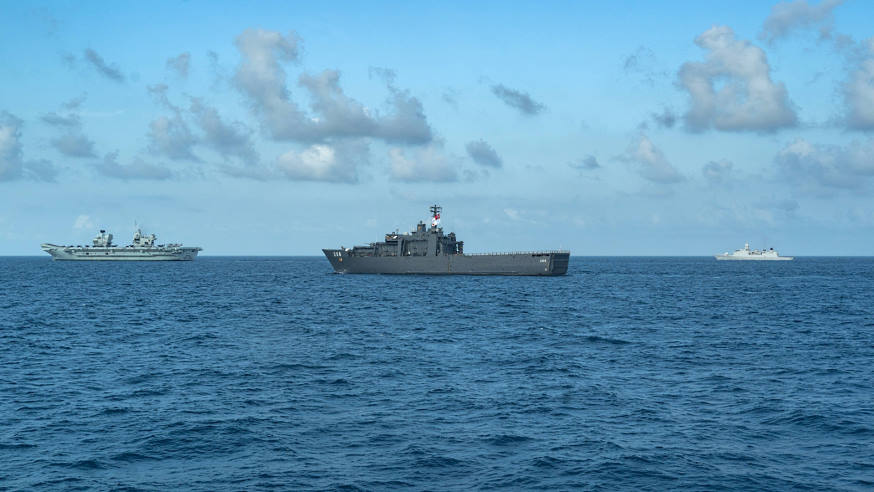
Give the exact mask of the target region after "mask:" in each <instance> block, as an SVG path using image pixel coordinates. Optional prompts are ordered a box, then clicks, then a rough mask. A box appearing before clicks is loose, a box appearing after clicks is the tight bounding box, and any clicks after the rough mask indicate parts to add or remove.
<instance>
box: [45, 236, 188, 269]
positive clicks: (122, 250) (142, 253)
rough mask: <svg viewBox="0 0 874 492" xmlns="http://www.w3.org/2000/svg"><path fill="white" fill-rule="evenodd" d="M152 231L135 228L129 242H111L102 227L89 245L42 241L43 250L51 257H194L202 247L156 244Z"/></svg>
mask: <svg viewBox="0 0 874 492" xmlns="http://www.w3.org/2000/svg"><path fill="white" fill-rule="evenodd" d="M155 239H156V237H155V235H154V234H149V235H148V236H146V235H145V234H143V232H142V231H141V230H140V229H139V228H137V232H135V233H134V238H133V242H132V244H129V245H127V246H119V245H117V244H112V234H107V232H106V231H105V230H103V229H101V230H100V234H98V235H97V237H95V238H94V239H93V240H92V241H91V242H92V243H93V244H92V245H91V246H87V245H86V246H59V245H57V244H50V243H43V245H42V250H43V251H45V252H46V253H48V254H50V255H52V259H53V260H86V261H110V260H114V261H173V260H176V261H179V260H193V259H194V257H195V256H197V252H198V251H201V250H202V249H203V248H196V247H187V248H186V247H183V246H182V245H181V244H158V245H155Z"/></svg>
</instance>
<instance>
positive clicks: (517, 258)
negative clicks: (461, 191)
mask: <svg viewBox="0 0 874 492" xmlns="http://www.w3.org/2000/svg"><path fill="white" fill-rule="evenodd" d="M441 210H442V209H441V207H438V206H437V205H433V206H432V207H431V227H430V228H427V229H426V226H425V224H424V223H423V222H419V224H418V225H417V226H416V230H415V231H412V232H411V233H409V234H399V233H397V232H390V233H388V234H386V235H385V241H383V242H378V243H370V245H368V246H355V247H354V248H351V249H350V248H343V247H342V246H341V247H340V249H323V250H322V251H323V252H324V253H325V256H326V257H327V258H328V261H330V262H331V266H333V267H334V271H335V272H337V273H388V274H429V275H564V274H565V273H567V267H568V261H569V260H570V251H534V252H526V253H481V254H464V242H463V241H457V240H456V238H455V233H454V232H450V233H449V234H447V235H444V234H443V228H441V227H439V225H440V211H441Z"/></svg>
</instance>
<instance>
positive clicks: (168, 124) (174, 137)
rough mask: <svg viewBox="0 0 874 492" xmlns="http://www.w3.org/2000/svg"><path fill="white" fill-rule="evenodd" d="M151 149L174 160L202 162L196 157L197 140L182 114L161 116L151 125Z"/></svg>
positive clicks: (149, 135)
mask: <svg viewBox="0 0 874 492" xmlns="http://www.w3.org/2000/svg"><path fill="white" fill-rule="evenodd" d="M148 137H149V149H150V150H151V151H152V152H154V153H155V154H158V155H163V156H166V157H169V158H170V159H173V160H190V161H200V159H199V158H198V157H197V156H196V155H194V150H193V148H194V145H195V144H197V138H196V137H195V136H194V135H193V134H192V133H191V129H190V128H188V124H187V123H185V120H183V119H182V116H181V115H180V114H176V115H174V116H173V117H170V118H168V117H166V116H161V117H159V118H158V119H156V120H153V121H152V122H151V123H149V134H148Z"/></svg>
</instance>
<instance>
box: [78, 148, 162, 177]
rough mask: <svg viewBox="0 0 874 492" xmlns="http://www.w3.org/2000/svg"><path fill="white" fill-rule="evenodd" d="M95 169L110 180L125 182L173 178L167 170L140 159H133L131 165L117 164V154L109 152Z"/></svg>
mask: <svg viewBox="0 0 874 492" xmlns="http://www.w3.org/2000/svg"><path fill="white" fill-rule="evenodd" d="M95 168H96V169H97V172H99V173H100V174H102V175H103V176H107V177H110V178H115V179H121V180H124V181H127V180H132V179H134V180H136V179H144V180H165V179H170V178H171V177H173V173H171V172H170V170H169V169H167V168H165V167H162V166H158V165H155V164H149V163H147V162H145V161H143V160H142V159H139V158H137V159H134V162H132V163H131V164H126V165H123V164H119V162H118V152H111V153H109V154H106V156H104V157H103V161H102V162H100V163H98V164H97V165H96V166H95Z"/></svg>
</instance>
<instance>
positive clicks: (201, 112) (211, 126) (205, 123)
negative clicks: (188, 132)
mask: <svg viewBox="0 0 874 492" xmlns="http://www.w3.org/2000/svg"><path fill="white" fill-rule="evenodd" d="M189 111H190V112H191V114H192V115H193V116H194V118H195V121H196V123H197V125H198V126H199V127H200V129H201V131H203V143H204V144H206V145H207V146H209V147H210V148H212V149H213V150H215V151H216V152H218V153H219V154H220V155H221V156H222V157H224V158H225V159H227V158H228V157H237V158H239V159H240V160H241V161H243V162H244V163H246V164H254V163H256V162H258V160H259V158H258V153H257V152H255V147H254V145H253V143H252V138H251V137H252V130H250V129H249V127H247V126H246V125H244V124H243V123H240V122H238V121H235V122H233V123H226V122H225V121H223V120H222V118H221V116H220V115H219V113H218V110H217V109H216V108H214V107H211V106H208V105H207V104H206V103H204V101H203V100H202V99H199V98H195V97H193V98H191V106H190V108H189Z"/></svg>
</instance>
